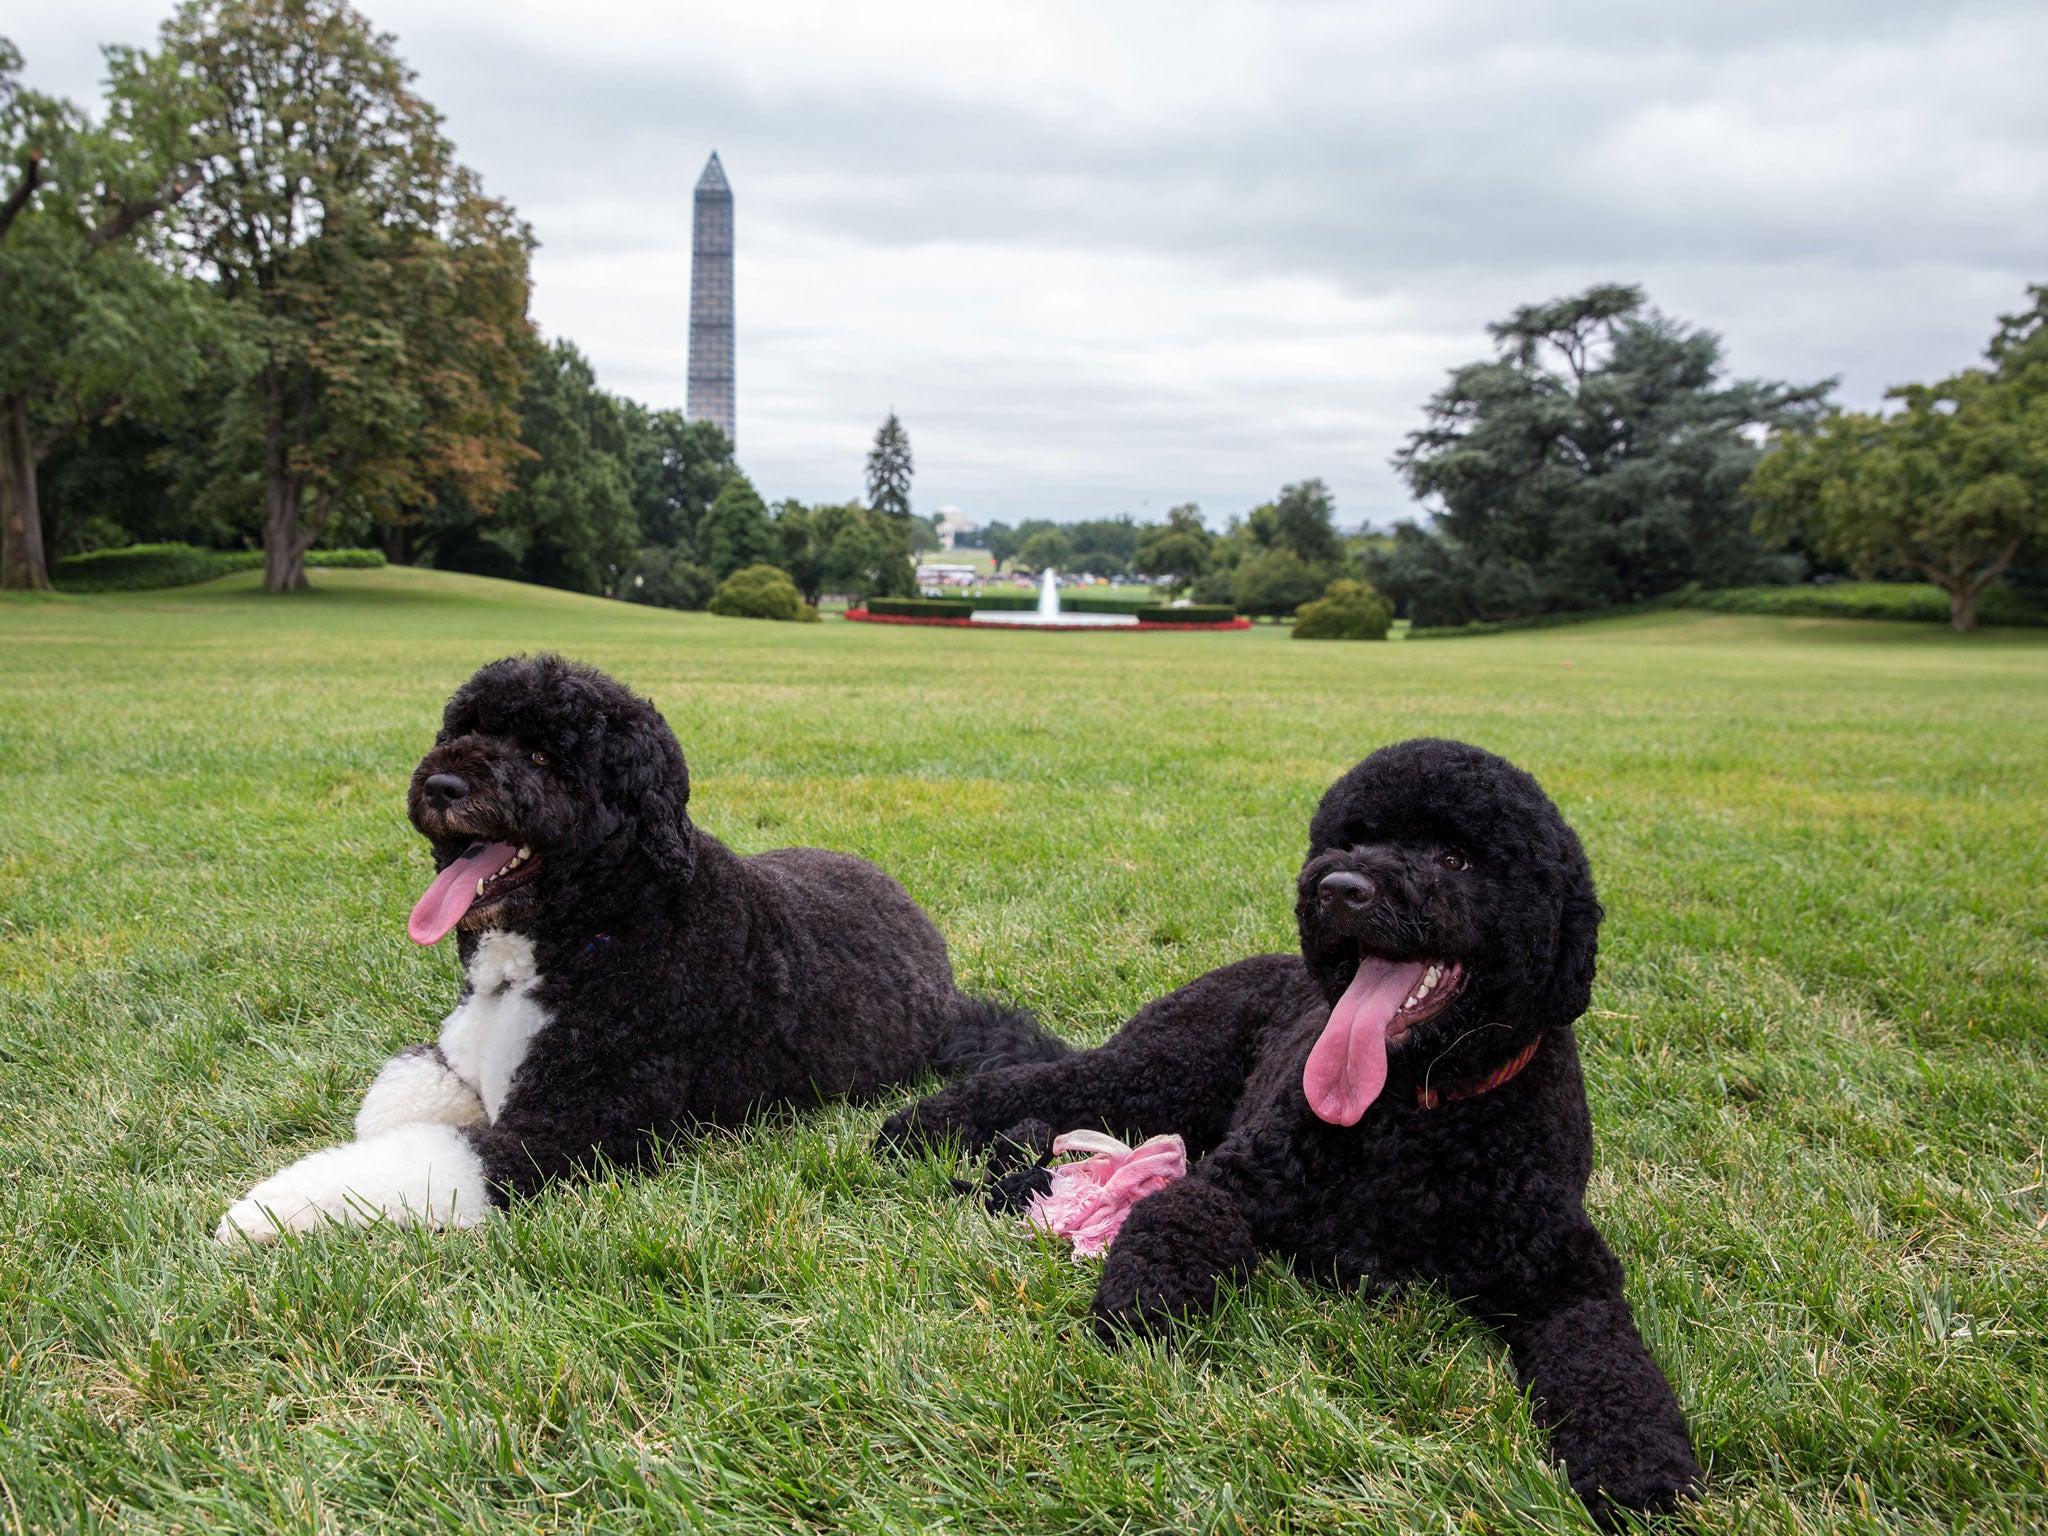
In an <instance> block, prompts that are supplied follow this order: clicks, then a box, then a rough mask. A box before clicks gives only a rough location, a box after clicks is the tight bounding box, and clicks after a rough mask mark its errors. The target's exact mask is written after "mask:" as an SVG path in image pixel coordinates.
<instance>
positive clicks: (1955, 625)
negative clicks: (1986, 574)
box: [1948, 581, 1977, 632]
mask: <svg viewBox="0 0 2048 1536" xmlns="http://www.w3.org/2000/svg"><path fill="white" fill-rule="evenodd" d="M1948 627H1949V628H1950V629H1953V630H1957V631H1962V632H1967V631H1969V630H1973V629H1975V628H1976V627H1977V589H1976V588H1975V587H1973V586H1972V585H1970V583H1968V582H1967V581H1966V582H1962V583H1960V584H1958V585H1957V586H1954V587H1952V588H1950V589H1949V594H1948Z"/></svg>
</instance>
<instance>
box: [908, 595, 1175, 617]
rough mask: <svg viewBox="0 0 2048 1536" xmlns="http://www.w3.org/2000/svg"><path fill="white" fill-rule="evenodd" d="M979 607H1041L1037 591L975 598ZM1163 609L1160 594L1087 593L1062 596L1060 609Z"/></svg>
mask: <svg viewBox="0 0 2048 1536" xmlns="http://www.w3.org/2000/svg"><path fill="white" fill-rule="evenodd" d="M928 601H931V602H951V601H952V599H951V598H931V599H928ZM974 606H975V607H977V608H984V609H986V608H1001V609H1004V610H1006V611H1010V612H1020V613H1021V612H1035V611H1036V610H1037V608H1038V594H1037V593H1036V592H983V593H981V594H979V595H978V596H977V597H975V599H974ZM1158 606H1159V596H1158V594H1157V593H1150V594H1147V595H1145V596H1142V597H1095V596H1092V595H1090V594H1088V593H1085V592H1076V593H1072V594H1069V593H1066V592H1062V593H1060V608H1061V610H1062V611H1063V612H1066V613H1145V612H1147V611H1148V610H1150V609H1153V608H1157V607H1158Z"/></svg>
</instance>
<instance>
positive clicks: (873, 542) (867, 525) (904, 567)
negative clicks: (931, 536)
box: [773, 501, 917, 606]
mask: <svg viewBox="0 0 2048 1536" xmlns="http://www.w3.org/2000/svg"><path fill="white" fill-rule="evenodd" d="M774 532H775V540H776V545H777V548H778V550H779V554H777V555H776V556H775V557H773V558H774V562H775V564H777V565H779V566H780V567H781V568H782V569H783V570H785V571H787V572H788V573H789V575H790V579H791V580H792V581H794V582H795V583H796V586H797V590H798V591H799V592H801V593H802V594H803V598H804V601H805V602H807V603H810V604H812V605H813V606H815V605H816V603H817V601H818V598H819V597H820V596H821V595H822V594H823V593H826V592H838V593H845V594H846V595H847V596H850V597H854V598H861V599H865V598H869V597H909V596H911V595H913V594H914V593H915V592H916V590H917V584H916V577H915V572H914V571H913V569H912V566H911V550H910V541H909V537H908V530H907V525H906V523H905V522H904V520H903V519H901V518H896V517H891V516H889V515H888V514H887V513H882V512H875V511H872V510H870V509H869V508H867V507H863V506H861V505H859V504H858V503H849V504H846V505H843V506H842V505H824V506H816V507H806V506H805V505H804V504H803V503H802V502H799V501H784V502H780V503H778V504H777V506H776V509H775V526H774Z"/></svg>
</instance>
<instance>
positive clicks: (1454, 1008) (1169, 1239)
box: [883, 740, 1700, 1522]
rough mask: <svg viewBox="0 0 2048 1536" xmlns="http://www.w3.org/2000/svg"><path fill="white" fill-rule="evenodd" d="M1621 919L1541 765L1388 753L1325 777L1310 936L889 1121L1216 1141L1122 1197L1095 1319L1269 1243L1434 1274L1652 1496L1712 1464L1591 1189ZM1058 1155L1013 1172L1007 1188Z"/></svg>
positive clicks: (936, 1135)
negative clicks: (1585, 1072) (1607, 953)
mask: <svg viewBox="0 0 2048 1536" xmlns="http://www.w3.org/2000/svg"><path fill="white" fill-rule="evenodd" d="M1600 918H1601V911H1600V905H1599V903H1598V901H1597V900H1596V899H1595V896H1594V890H1593V879H1592V873H1591V871H1590V869H1589V868H1588V866H1587V863H1586V857H1585V853H1584V852H1583V850H1582V849H1581V847H1580V845H1579V840H1578V838H1577V836H1576V835H1575V834H1574V833H1573V832H1572V830H1571V828H1570V827H1569V826H1567V825H1566V823H1565V821H1564V818H1563V817H1562V816H1561V815H1560V814H1559V813H1558V810H1557V807H1556V806H1555V805H1554V804H1552V802H1551V801H1550V799H1549V797H1548V796H1546V795H1545V794H1544V793H1543V791H1542V789H1541V788H1540V787H1538V785H1537V783H1536V781H1535V780H1534V779H1533V778H1531V777H1530V776H1529V775H1528V774H1527V773H1524V772H1523V771H1522V770H1521V769H1519V768H1516V767H1515V766H1513V765H1512V764H1510V763H1508V762H1505V761H1503V760H1502V759H1500V758H1498V757H1495V756H1494V755H1493V754H1491V753H1488V752H1484V751H1481V750H1480V749H1479V748H1477V747H1472V746H1467V745H1465V744H1463V743H1460V742H1452V741H1438V740H1417V741H1409V742H1403V743H1401V744H1399V745H1397V746H1391V747H1387V748H1384V749H1382V750H1381V751H1378V752H1375V753H1373V754H1372V756H1370V757H1368V758H1367V759H1366V760H1365V761H1364V762H1362V763H1360V764H1359V765H1358V766H1357V767H1356V768H1354V769H1352V770H1351V772H1349V773H1348V774H1346V775H1345V776H1344V777H1343V778H1341V779H1340V780H1338V781H1337V783H1336V784H1335V785H1333V786H1332V787H1331V789H1330V790H1329V792H1328V793H1327V794H1325V795H1324V797H1323V800H1322V803H1321V805H1320V806H1319V807H1318V808H1317V810H1316V813H1315V816H1314V818H1313V820H1312V821H1311V823H1310V827H1309V849H1308V858H1307V860H1306V862H1305V863H1304V864H1303V866H1302V870H1301V875H1300V881H1299V885H1298V888H1297V899H1296V919H1297V923H1298V927H1299V930H1300V934H1301V952H1300V953H1299V954H1298V955H1264V956H1260V957H1258V958H1256V959H1251V960H1244V961H1240V962H1238V963H1237V964H1235V965H1229V966H1225V967H1224V968H1223V969H1221V970H1218V971H1212V972H1210V973H1209V974H1208V975H1206V976H1202V977H1200V978H1198V979H1197V980H1195V981H1193V982H1191V983H1190V984H1188V985H1187V986H1185V987H1182V988H1181V989H1180V990H1179V991H1177V992H1174V993H1171V994H1169V995H1168V996H1166V997H1163V998H1160V999H1158V1000H1157V1001H1155V1002H1153V1003H1150V1004H1148V1005H1147V1006H1146V1007H1145V1008H1143V1009H1142V1010H1140V1012H1139V1013H1138V1014H1137V1016H1136V1017H1134V1018H1133V1019H1132V1020H1131V1021H1130V1022H1129V1023H1128V1024H1126V1025H1125V1026H1124V1027H1123V1029H1122V1031H1121V1032H1120V1033H1118V1034H1117V1035H1116V1036H1115V1038H1113V1039H1111V1040H1110V1041H1109V1042H1108V1043H1107V1044H1105V1045H1103V1046H1102V1047H1100V1048H1099V1049H1097V1050H1093V1051H1086V1052H1082V1053H1079V1054H1076V1055H1073V1056H1070V1057H1067V1058H1066V1059H1064V1060H1059V1061H1053V1062H1048V1063H1039V1064H1027V1065H1017V1066H1011V1067H1007V1068H1004V1069H1001V1070H998V1071H993V1072H990V1073H988V1074H987V1075H984V1076H980V1077H975V1078H972V1079H970V1080H968V1081H965V1082H961V1083H956V1084H955V1085H953V1086H952V1087H950V1088H947V1089H945V1090H944V1091H943V1092H940V1093H938V1094H935V1095H933V1096H932V1097H930V1098H927V1099H925V1100H923V1101H922V1102H920V1103H918V1104H916V1105H913V1106H912V1107H911V1108H909V1109H907V1110H905V1111H903V1112H901V1113H899V1114H897V1115H896V1116H894V1117H893V1118H892V1119H890V1120H889V1121H888V1123H887V1124H886V1125H885V1127H884V1129H883V1139H884V1141H885V1143H887V1144H891V1145H898V1146H909V1145H918V1144H930V1143H933V1142H937V1141H941V1140H945V1139H948V1138H951V1139H954V1140H956V1141H957V1142H958V1143H960V1144H961V1145H962V1146H964V1148H965V1149H967V1150H969V1151H976V1150H980V1149H983V1148H994V1149H995V1150H996V1153H997V1156H996V1157H994V1158H992V1159H991V1162H992V1164H994V1165H995V1166H996V1171H997V1172H998V1173H1000V1172H1001V1170H1002V1167H1003V1166H1005V1165H1006V1163H1013V1162H1014V1158H1015V1154H1016V1153H1017V1152H1018V1151H1019V1150H1022V1151H1024V1152H1027V1153H1035V1154H1038V1155H1040V1156H1041V1158H1042V1154H1043V1152H1044V1151H1045V1149H1046V1148H1047V1147H1048V1146H1049V1144H1050V1140H1051V1137H1052V1135H1053V1134H1054V1133H1055V1132H1058V1131H1066V1130H1073V1129H1083V1128H1085V1129H1091V1130H1093V1129H1105V1130H1108V1131H1111V1132H1113V1133H1116V1134H1119V1135H1125V1136H1129V1137H1133V1138H1135V1137H1137V1136H1140V1135H1148V1134H1150V1135H1156V1134H1159V1133H1162V1132H1177V1133H1179V1134H1180V1135H1181V1136H1182V1137H1183V1138H1185V1140H1186V1141H1187V1143H1188V1151H1189V1155H1190V1157H1191V1158H1199V1161H1198V1162H1195V1163H1194V1165H1193V1166H1192V1167H1191V1169H1190V1170H1189V1173H1188V1175H1187V1177H1186V1178H1184V1179H1182V1180H1180V1181H1179V1182H1177V1183H1173V1184H1169V1185H1167V1186H1166V1187H1165V1188H1163V1189H1161V1190H1159V1191H1158V1192H1157V1193H1155V1194H1153V1195H1151V1196H1149V1197H1147V1198H1145V1199H1143V1200H1141V1201H1139V1202H1138V1204H1137V1205H1136V1206H1135V1207H1134V1208H1133V1209H1132V1210H1131V1212H1130V1215H1129V1217H1128V1219H1127V1220H1126V1221H1125V1224H1124V1226H1123V1229H1122V1231H1121V1232H1120V1233H1119V1234H1118V1236H1117V1238H1116V1240H1115V1243H1114V1245H1113V1246H1112V1247H1111V1249H1110V1251H1109V1255H1108V1258H1107V1260H1106V1262H1105V1264H1104V1267H1103V1272H1102V1280H1101V1283H1100V1285H1099V1287H1098V1289H1097V1291H1096V1295H1095V1301H1094V1312H1095V1317H1096V1320H1097V1327H1098V1329H1099V1331H1101V1332H1102V1333H1103V1335H1104V1336H1105V1338H1108V1339H1114V1338H1116V1337H1118V1336H1120V1335H1121V1334H1123V1333H1126V1332H1134V1331H1135V1332H1157V1331H1162V1330H1165V1329H1167V1328H1169V1327H1170V1325H1171V1324H1172V1322H1173V1320H1174V1319H1175V1318H1176V1317H1179V1316H1182V1315H1185V1314H1188V1313H1191V1312H1197V1311H1203V1310H1206V1309H1208V1308H1209V1307H1211V1306H1212V1305H1213V1304H1214V1301H1215V1297H1216V1289H1217V1284H1218V1282H1219V1281H1221V1280H1223V1279H1225V1278H1226V1277H1237V1278H1242V1277H1244V1276H1245V1275H1247V1274H1248V1273H1249V1272H1250V1270H1251V1269H1252V1267H1253V1266H1254V1265H1255V1264H1256V1262H1257V1260H1258V1256H1259V1255H1260V1254H1261V1253H1262V1252H1266V1253H1275V1254H1279V1255H1282V1256H1284V1257H1286V1258H1288V1259H1290V1260H1292V1261H1293V1262H1295V1263H1296V1264H1298V1265H1299V1266H1300V1267H1302V1268H1303V1269H1304V1270H1306V1271H1308V1272H1310V1273H1312V1274H1314V1275H1316V1276H1318V1277H1321V1278H1325V1279H1329V1280H1332V1281H1335V1282H1338V1283H1341V1284H1358V1283H1365V1284H1370V1285H1375V1286H1381V1287H1388V1288H1392V1287H1397V1286H1399V1285H1401V1284H1403V1283H1406V1282H1414V1281H1433V1282H1435V1283H1437V1284H1439V1285H1441V1286H1442V1287H1443V1288H1444V1289H1445V1290H1446V1291H1448V1292H1449V1293H1450V1294H1451V1295H1452V1296H1454V1297H1457V1298H1458V1299H1459V1300H1460V1301H1462V1302H1463V1303H1464V1304H1465V1305H1466V1306H1467V1307H1469V1308H1470V1309H1471V1310H1472V1311H1473V1312H1474V1313H1475V1314H1477V1315H1478V1316H1480V1317H1481V1318H1484V1319H1486V1320H1487V1321H1488V1322H1489V1323H1491V1324H1492V1325H1494V1326H1495V1327H1496V1328H1498V1329H1499V1331H1500V1332H1501V1333H1502V1334H1503V1335H1504V1336H1505V1338H1506V1341H1507V1344H1508V1347H1509V1349H1510V1351H1511V1352H1512V1354H1513V1357H1514V1362H1515V1368H1516V1372H1517V1374H1518V1376H1519V1377H1520V1379H1521V1381H1522V1382H1523V1384H1524V1385H1525V1386H1526V1387H1528V1388H1529V1389H1531V1391H1532V1392H1533V1395H1534V1398H1535V1403H1536V1411H1537V1416H1538V1418H1539V1420H1540V1421H1541V1422H1542V1423H1543V1425H1544V1426H1545V1427H1546V1428H1547V1429H1548V1431H1549V1433H1550V1437H1551V1444H1552V1448H1553V1450H1554V1452H1555V1453H1556V1455H1557V1456H1558V1458H1559V1459H1560V1460H1561V1461H1562V1462H1563V1463H1564V1465H1565V1469H1566V1472H1567V1474H1568V1476H1569V1477H1570V1478H1571V1482H1572V1486H1573V1487H1574V1488H1575V1489H1576V1490H1577V1491H1578V1492H1579V1494H1580V1495H1581V1496H1582V1497H1583V1498H1584V1499H1585V1501H1586V1503H1587V1505H1588V1507H1589V1508H1590V1509H1591V1511H1592V1512H1593V1514H1594V1515H1595V1516H1596V1518H1599V1519H1601V1520H1602V1521H1603V1522H1609V1521H1611V1520H1612V1519H1613V1517H1614V1514H1615V1510H1616V1508H1617V1507H1619V1508H1627V1509H1632V1510H1638V1511H1662V1510H1669V1509H1671V1508H1673V1507H1674V1505H1675V1504H1676V1502H1677V1500H1678V1499H1679V1498H1681V1497H1683V1496H1686V1495H1688V1494H1690V1493H1692V1492H1694V1491H1695V1490H1696V1489H1697V1488H1698V1485H1699V1480H1700V1468H1699V1465H1698V1463H1697V1462H1696V1461H1695V1460H1694V1457H1693V1453H1692V1447H1691V1444H1690V1441H1689V1439H1688V1436H1687V1433H1686V1427H1685V1420H1684V1418H1683V1416H1682V1415H1681V1413H1680V1411H1679V1407H1678V1402H1677V1399H1676V1397H1675V1396H1674V1394H1673V1393H1672V1390H1671V1387H1670V1384H1669V1383H1668V1382H1667V1381H1666V1380H1665V1378H1664V1375H1663V1373H1662V1372H1661V1371H1660V1370H1659V1369H1658V1367H1657V1363H1656V1362H1655V1360H1653V1359H1652V1358H1651V1356H1650V1353H1649V1351H1648V1349H1646V1348H1645V1347H1644V1344H1643V1341H1642V1338H1641V1336H1640V1335H1639V1334H1638V1332H1637V1331H1636V1326H1635V1322H1634V1319H1633V1317H1632V1316H1631V1314H1630V1311H1629V1306H1628V1303H1627V1301H1626V1300H1624V1299H1623V1296H1622V1286H1621V1281H1622V1272H1621V1266H1620V1264H1619V1263H1618V1262H1617V1261H1616V1259H1615V1257H1614V1254H1613V1253H1612V1252H1611V1251H1610V1250H1609V1248H1608V1246H1607V1244H1606V1243H1605V1242H1604V1241H1603V1240H1602V1239H1601V1237H1600V1234H1599V1233H1598V1232H1597V1231H1596V1230H1595V1229H1594V1227H1593V1223H1592V1221H1591V1220H1590V1219H1589V1218H1588V1216H1587V1214H1586V1208H1585V1189H1586V1183H1587V1180H1588V1178H1589V1177H1590V1175H1591V1172H1592V1165H1593V1156H1592V1152H1593V1140H1592V1124H1591V1119H1590V1116H1589V1115H1588V1113H1587V1108H1586V1094H1585V1088H1584V1084H1583V1082H1582V1080H1581V1078H1580V1074H1579V1053H1578V1047H1577V1045H1576V1043H1575V1041H1574V1039H1573V1032H1572V1027H1573V1024H1574V1022H1575V1021H1576V1020H1577V1019H1578V1018H1579V1016H1580V1015H1581V1014H1583V1013H1584V1012H1585V1010H1586V1006H1587V1003H1588V1001H1589V999H1590V996H1591V989H1592V983H1593V970H1594V955H1595V950H1596V943H1597V935H1598V930H1599V924H1600ZM1048 1182H1049V1180H1048V1176H1047V1174H1046V1173H1045V1172H1044V1170H1043V1169H1042V1168H1041V1169H1035V1170H1023V1171H1018V1172H1011V1173H1009V1174H1008V1175H1007V1176H1006V1177H1003V1178H1002V1179H1001V1180H1000V1181H999V1183H998V1185H997V1187H996V1193H995V1199H994V1201H993V1203H998V1204H1002V1203H1015V1202H1016V1201H1017V1200H1018V1199H1020V1198H1021V1197H1022V1195H1024V1194H1025V1193H1027V1192H1029V1191H1030V1190H1032V1189H1035V1188H1044V1187H1045V1185H1046V1184H1047V1183H1048Z"/></svg>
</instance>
